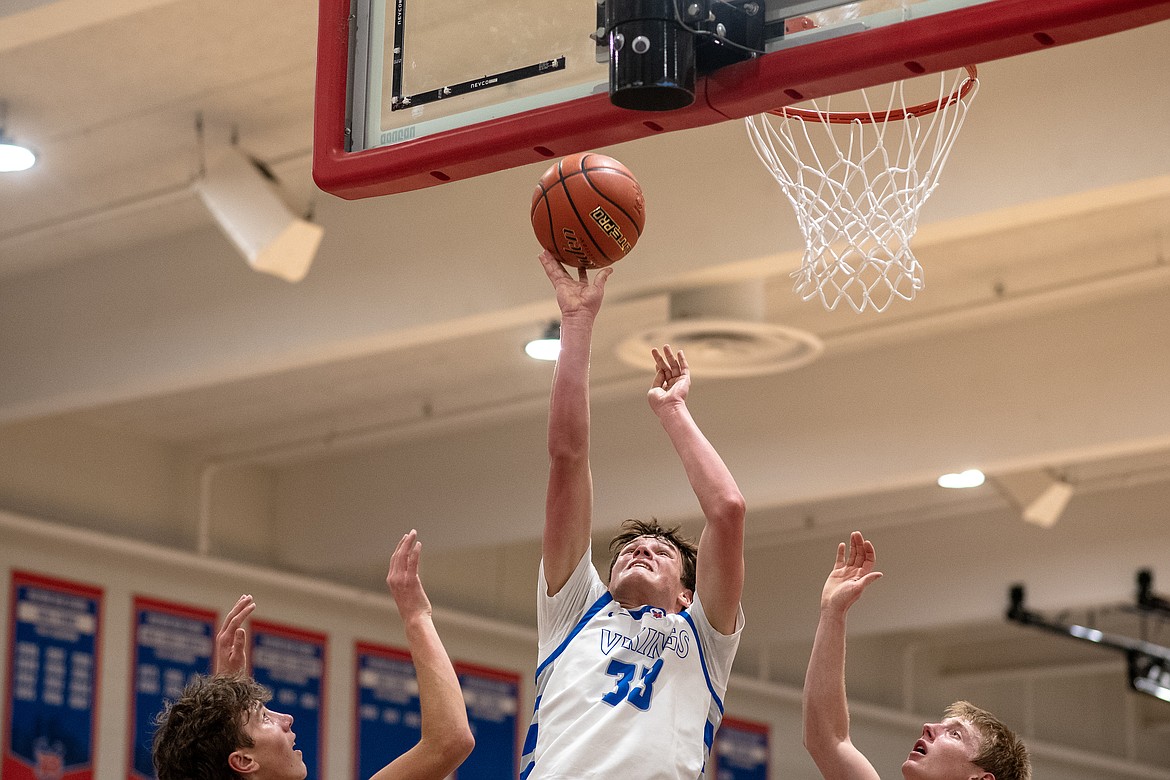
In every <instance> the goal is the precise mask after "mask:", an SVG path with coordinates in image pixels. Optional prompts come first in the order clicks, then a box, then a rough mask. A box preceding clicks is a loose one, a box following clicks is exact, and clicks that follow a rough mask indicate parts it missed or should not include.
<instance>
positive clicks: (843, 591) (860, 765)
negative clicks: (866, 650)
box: [803, 531, 882, 780]
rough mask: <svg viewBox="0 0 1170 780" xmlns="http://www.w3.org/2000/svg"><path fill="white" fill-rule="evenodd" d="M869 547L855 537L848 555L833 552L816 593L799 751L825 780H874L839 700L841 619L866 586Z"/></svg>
mask: <svg viewBox="0 0 1170 780" xmlns="http://www.w3.org/2000/svg"><path fill="white" fill-rule="evenodd" d="M875 560H876V556H875V554H874V549H873V544H872V543H871V542H868V541H866V539H865V538H864V537H863V536H862V535H861V534H860V533H859V532H858V531H854V532H853V534H852V535H851V536H850V537H849V549H848V553H847V552H846V549H845V545H844V544H843V543H842V544H839V545H838V546H837V562H836V564H835V565H834V566H833V571H832V572H831V573H830V574H829V578H828V579H827V580H826V581H825V587H824V589H823V590H822V591H821V615H820V621H819V622H818V624H817V634H816V639H814V640H813V649H812V656H811V657H810V658H809V661H808V670H807V671H806V672H805V676H804V698H803V705H804V706H803V709H804V747H805V750H807V751H808V753H809V755H810V756H812V759H813V761H814V762H815V763H816V765H817V768H818V769H819V770H821V776H822V777H824V778H825V780H878V773H877V771H876V770H875V769H874V768H873V765H872V764H870V763H869V760H868V759H867V758H866V757H865V756H864V755H862V753H861V751H859V750H858V749H857V748H856V747H854V745H853V741H852V740H851V739H850V738H849V705H848V701H847V700H846V697H845V616H846V614H847V613H848V611H849V608H850V607H851V606H853V604H854V603H855V602H856V601H857V599H859V598H860V597H861V594H862V592H863V591H864V590H865V589H866V588H867V587H869V585H870V584H872V583H874V582H876V581H877V579H878V578H879V577H881V576H882V574H881V572H878V571H874V570H873V568H874V563H875Z"/></svg>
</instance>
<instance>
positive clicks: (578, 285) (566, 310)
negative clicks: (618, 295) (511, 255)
mask: <svg viewBox="0 0 1170 780" xmlns="http://www.w3.org/2000/svg"><path fill="white" fill-rule="evenodd" d="M540 264H541V265H542V266H544V272H545V273H546V274H548V278H549V281H550V282H552V284H553V289H554V290H556V291H557V305H558V306H560V307H561V316H562V317H567V316H570V315H573V314H578V313H584V314H589V315H592V316H594V317H596V316H597V312H598V311H600V310H601V299H602V298H603V297H604V296H605V280H606V279H608V278H609V275H610V274H611V273H613V269H612V268H602V269H601V270H600V271H598V272H597V274H596V275H595V276H594V277H593V281H592V282H590V281H589V276H588V274H587V273H586V271H585V269H584V268H578V269H577V277H576V278H575V279H574V278H573V276H572V275H571V274H570V273H569V269H567V268H565V266H564V265H562V264H561V261H560V260H558V259H557V258H556V255H554V254H553V253H552V252H549V251H548V250H547V249H546V250H545V251H543V252H541V253H540Z"/></svg>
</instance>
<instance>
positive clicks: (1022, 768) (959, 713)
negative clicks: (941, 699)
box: [943, 701, 1032, 780]
mask: <svg viewBox="0 0 1170 780" xmlns="http://www.w3.org/2000/svg"><path fill="white" fill-rule="evenodd" d="M943 717H944V718H958V719H959V720H963V721H966V722H968V723H970V724H971V725H972V726H973V727H974V728H975V730H976V731H978V732H979V751H978V752H977V753H976V755H975V758H973V759H971V761H972V763H974V764H975V766H977V767H979V768H980V769H982V770H983V771H984V772H990V773H991V774H993V775H995V780H1031V777H1032V763H1031V760H1030V759H1029V758H1028V748H1026V747H1025V746H1024V743H1023V742H1022V741H1021V740H1020V738H1019V737H1017V736H1016V735H1015V734H1014V733H1013V732H1012V730H1011V729H1009V728H1008V727H1007V726H1005V725H1004V724H1003V722H1002V721H1000V720H999V719H998V718H996V717H995V716H994V715H992V714H991V713H990V712H988V711H987V710H982V709H980V708H978V707H976V706H975V705H974V704H972V703H971V702H969V701H957V702H955V703H954V704H952V705H951V706H949V707H947V708H946V711H945V712H943Z"/></svg>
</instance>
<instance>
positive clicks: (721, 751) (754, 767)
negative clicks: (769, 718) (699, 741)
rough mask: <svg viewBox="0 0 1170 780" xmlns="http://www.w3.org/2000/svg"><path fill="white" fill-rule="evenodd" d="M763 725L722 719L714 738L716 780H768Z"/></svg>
mask: <svg viewBox="0 0 1170 780" xmlns="http://www.w3.org/2000/svg"><path fill="white" fill-rule="evenodd" d="M768 732H769V727H768V724H766V723H753V722H751V721H746V720H739V719H737V718H724V719H723V724H722V725H721V726H720V727H719V731H718V732H716V734H715V747H714V751H713V753H714V755H715V767H716V770H715V780H768Z"/></svg>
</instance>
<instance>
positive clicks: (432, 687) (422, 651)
mask: <svg viewBox="0 0 1170 780" xmlns="http://www.w3.org/2000/svg"><path fill="white" fill-rule="evenodd" d="M421 550H422V542H419V541H418V533H417V532H416V531H413V530H412V531H411V532H410V533H408V534H406V535H405V536H403V537H402V540H401V541H399V542H398V547H397V548H395V550H394V554H393V555H392V556H391V558H390V572H389V573H388V574H387V575H386V584H387V585H389V586H390V592H391V593H392V594H393V595H394V603H395V604H397V605H398V614H399V615H400V616H401V617H402V624H403V626H404V627H405V628H406V642H407V644H408V645H409V646H410V657H411V659H412V660H413V661H414V669H415V674H416V676H417V677H418V696H419V703H420V706H421V709H422V737H421V738H420V739H419V741H418V744H417V745H415V746H414V747H412V748H411V749H410V750H408V751H406V752H405V753H403V754H402V755H401V756H399V757H398V758H396V759H394V760H393V761H392V762H391V763H390V764H389V765H387V766H385V767H383V768H382V769H380V770H378V772H377V773H376V774H374V776H373V778H371V780H443V778H446V777H447V776H448V775H450V774H451V773H452V772H454V771H455V768H456V767H458V766H459V765H460V764H461V763H463V761H464V759H466V758H467V757H468V756H469V755H470V754H471V749H472V748H473V747H474V746H475V738H474V737H473V736H472V734H471V726H470V725H469V724H468V722H467V706H466V705H465V704H464V702H463V693H462V691H461V690H460V688H459V679H458V678H457V677H456V676H455V669H454V667H452V666H451V659H450V658H448V657H447V651H446V650H445V649H443V643H442V641H441V640H440V639H439V634H438V632H436V631H435V624H434V623H433V622H432V620H431V602H430V599H428V598H427V594H426V592H425V591H424V590H423V586H422V580H420V579H419V576H418V559H419V554H420V552H421Z"/></svg>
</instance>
